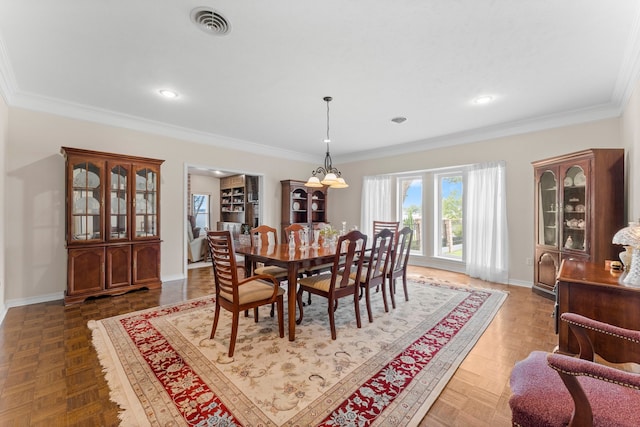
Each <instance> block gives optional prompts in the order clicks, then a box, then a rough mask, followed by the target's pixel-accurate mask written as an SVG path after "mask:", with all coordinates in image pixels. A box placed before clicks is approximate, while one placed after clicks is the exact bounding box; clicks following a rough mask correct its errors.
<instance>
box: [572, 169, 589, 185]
mask: <svg viewBox="0 0 640 427" xmlns="http://www.w3.org/2000/svg"><path fill="white" fill-rule="evenodd" d="M586 183H587V177H586V176H584V172H578V173H577V174H576V176H575V177H574V178H573V185H575V186H577V187H583V186H584V185H585V184H586Z"/></svg>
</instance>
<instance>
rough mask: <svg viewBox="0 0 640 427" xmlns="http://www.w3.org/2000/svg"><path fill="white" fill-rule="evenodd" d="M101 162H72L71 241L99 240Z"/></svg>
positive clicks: (100, 225) (100, 229) (101, 210)
mask: <svg viewBox="0 0 640 427" xmlns="http://www.w3.org/2000/svg"><path fill="white" fill-rule="evenodd" d="M101 172H102V164H101V163H99V162H90V161H82V162H77V163H73V166H72V177H71V179H72V183H71V221H70V228H71V230H70V238H71V241H81V240H101V239H102V238H103V236H102V212H103V206H102V196H101V194H102V173H101Z"/></svg>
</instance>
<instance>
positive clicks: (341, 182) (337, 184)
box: [330, 177, 349, 188]
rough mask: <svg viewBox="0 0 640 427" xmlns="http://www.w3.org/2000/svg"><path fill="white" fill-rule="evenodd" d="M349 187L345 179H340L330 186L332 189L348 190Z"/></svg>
mask: <svg viewBox="0 0 640 427" xmlns="http://www.w3.org/2000/svg"><path fill="white" fill-rule="evenodd" d="M348 186H349V184H347V183H346V181H345V180H344V178H342V177H338V179H337V180H336V182H334V183H333V184H331V185H330V187H331V188H347V187H348Z"/></svg>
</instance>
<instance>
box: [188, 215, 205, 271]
mask: <svg viewBox="0 0 640 427" xmlns="http://www.w3.org/2000/svg"><path fill="white" fill-rule="evenodd" d="M198 230H199V229H198ZM206 238H207V236H206V235H204V236H199V237H196V238H194V237H193V227H192V226H191V221H189V220H187V239H188V242H187V253H188V259H189V262H198V261H202V260H203V259H204V253H205V252H204V251H205V248H206V247H207V246H206V244H207V243H206Z"/></svg>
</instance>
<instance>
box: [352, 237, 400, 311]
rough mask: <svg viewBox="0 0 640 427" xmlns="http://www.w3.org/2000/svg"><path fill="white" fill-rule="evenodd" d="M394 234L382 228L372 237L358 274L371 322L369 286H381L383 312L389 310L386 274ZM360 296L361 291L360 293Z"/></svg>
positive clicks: (353, 276)
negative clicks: (371, 242)
mask: <svg viewBox="0 0 640 427" xmlns="http://www.w3.org/2000/svg"><path fill="white" fill-rule="evenodd" d="M393 239H394V234H393V232H391V230H390V229H388V228H383V229H381V231H379V232H378V233H377V234H376V235H375V236H374V237H373V244H372V245H371V250H370V251H369V256H368V257H367V258H366V259H365V260H364V264H363V267H362V271H361V273H360V276H359V280H358V282H359V284H360V289H361V290H362V291H364V296H365V301H366V304H367V314H368V315H369V322H373V314H372V312H371V288H376V289H379V288H380V287H382V301H383V302H384V311H385V313H386V312H388V311H389V305H388V304H387V289H386V288H387V287H386V285H385V283H386V281H387V274H388V272H389V265H390V262H391V249H392V247H393ZM350 277H351V278H352V279H354V280H355V279H356V277H358V276H356V273H355V271H352V272H351V276H350ZM360 297H362V293H361V294H360Z"/></svg>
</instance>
